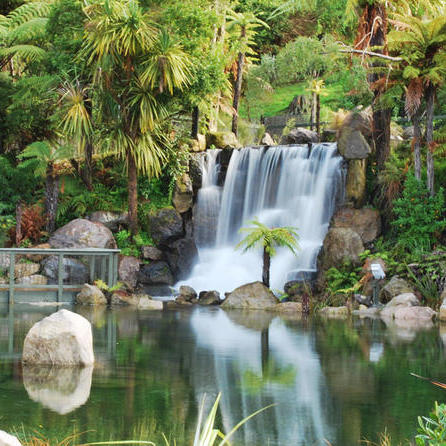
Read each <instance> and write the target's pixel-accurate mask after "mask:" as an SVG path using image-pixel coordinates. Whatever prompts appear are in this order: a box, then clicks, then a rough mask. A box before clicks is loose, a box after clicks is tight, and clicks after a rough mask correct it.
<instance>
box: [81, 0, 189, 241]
mask: <svg viewBox="0 0 446 446" xmlns="http://www.w3.org/2000/svg"><path fill="white" fill-rule="evenodd" d="M84 11H85V14H86V15H87V24H86V27H85V29H86V36H85V39H84V44H83V50H82V54H81V57H85V59H86V61H87V65H88V66H89V67H90V68H91V70H92V71H93V73H94V79H95V83H96V85H97V86H98V87H99V93H100V94H99V102H100V103H99V109H100V113H101V115H102V119H103V121H104V122H105V123H106V124H107V128H108V129H109V132H108V135H106V137H105V144H106V146H107V150H108V151H109V152H110V153H114V154H115V155H116V156H118V157H120V158H122V159H124V160H125V162H126V166H127V171H128V207H129V226H130V230H131V232H132V235H136V234H137V232H138V218H137V204H138V196H137V186H138V183H137V173H138V171H139V172H142V173H143V174H146V175H148V176H158V175H159V174H160V173H161V169H162V165H163V163H164V161H165V160H166V154H165V153H164V151H163V145H164V144H165V143H166V137H165V136H164V135H163V134H162V132H161V131H160V122H161V119H162V118H163V116H165V109H164V107H163V106H162V105H161V100H160V97H162V96H163V95H164V96H165V95H166V94H168V95H172V94H173V92H174V89H175V88H178V89H181V88H182V87H184V85H186V84H187V82H188V76H189V64H190V61H189V57H188V56H187V55H186V54H185V53H184V52H183V51H182V49H181V47H180V46H179V45H178V44H176V43H174V42H173V41H172V40H171V39H170V37H169V35H168V34H167V33H166V32H165V31H164V30H161V31H160V30H158V29H156V28H155V27H154V25H152V22H151V18H150V16H149V15H148V14H147V13H144V12H143V11H142V9H141V7H140V6H139V3H138V1H136V0H133V1H128V0H105V1H104V2H103V3H93V4H91V5H88V6H86V7H85V8H84Z"/></svg>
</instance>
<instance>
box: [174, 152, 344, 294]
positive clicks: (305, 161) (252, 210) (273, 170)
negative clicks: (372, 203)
mask: <svg viewBox="0 0 446 446" xmlns="http://www.w3.org/2000/svg"><path fill="white" fill-rule="evenodd" d="M219 152H220V151H218V150H211V151H208V152H207V161H206V163H205V165H204V166H203V185H202V188H201V189H200V191H199V193H198V200H197V205H196V207H195V210H194V228H195V239H196V243H197V246H198V248H199V261H198V263H197V265H196V266H195V267H194V269H193V271H192V274H191V276H190V277H189V278H188V279H187V280H185V281H184V283H185V284H188V285H190V286H192V287H193V288H195V289H196V290H197V291H201V290H210V289H215V290H218V291H220V292H221V293H223V292H226V291H232V290H233V289H234V288H236V287H238V286H240V285H243V284H245V283H249V282H253V281H255V280H261V267H262V259H261V252H260V250H259V251H258V252H255V251H253V252H247V253H244V254H243V253H242V252H241V251H236V250H235V249H234V247H235V245H236V244H237V243H238V242H239V241H240V239H241V235H240V234H239V229H240V228H241V227H243V226H247V225H248V221H249V220H251V219H253V218H258V220H259V221H260V222H262V223H264V224H266V225H267V226H270V227H273V226H275V227H277V226H294V227H297V228H298V234H299V245H300V250H299V252H298V255H297V256H294V255H293V254H292V253H291V252H290V251H288V250H286V249H284V248H281V249H279V250H278V252H277V255H276V256H275V257H274V258H273V260H272V264H271V285H272V288H273V289H274V288H276V289H282V288H283V285H284V283H285V282H286V281H288V280H292V279H295V278H298V277H302V275H304V276H306V275H311V274H314V273H315V272H316V262H317V255H318V252H319V250H320V248H321V246H322V242H323V239H324V237H325V234H326V232H327V230H328V225H329V222H330V219H331V216H332V214H333V212H334V209H335V205H336V197H338V196H339V193H340V191H341V190H343V169H342V167H341V166H342V158H341V157H340V156H338V155H337V153H336V146H335V145H334V144H316V145H313V147H312V148H311V149H310V148H309V147H308V146H306V145H290V146H276V147H269V148H267V147H262V148H249V147H248V148H244V149H241V150H237V151H234V153H233V154H232V156H231V160H230V163H229V167H228V171H227V174H226V179H225V183H224V186H223V187H220V186H219V185H218V179H219V175H218V171H219V165H218V155H219ZM180 284H181V283H180Z"/></svg>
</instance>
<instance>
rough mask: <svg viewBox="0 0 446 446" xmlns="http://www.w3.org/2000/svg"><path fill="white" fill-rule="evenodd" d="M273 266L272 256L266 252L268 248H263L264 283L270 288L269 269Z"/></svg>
mask: <svg viewBox="0 0 446 446" xmlns="http://www.w3.org/2000/svg"><path fill="white" fill-rule="evenodd" d="M270 265H271V256H270V255H269V253H268V252H267V251H266V248H263V272H262V281H263V284H264V285H265V286H267V287H268V288H269V269H270Z"/></svg>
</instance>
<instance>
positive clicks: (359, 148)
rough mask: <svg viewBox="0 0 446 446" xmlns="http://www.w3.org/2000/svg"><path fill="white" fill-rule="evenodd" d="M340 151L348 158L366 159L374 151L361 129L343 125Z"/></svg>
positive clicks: (339, 142)
mask: <svg viewBox="0 0 446 446" xmlns="http://www.w3.org/2000/svg"><path fill="white" fill-rule="evenodd" d="M338 151H339V153H340V154H341V155H342V156H343V157H344V158H346V159H348V160H354V159H366V158H368V156H369V155H370V154H371V153H372V149H371V148H370V145H369V143H368V142H367V141H366V139H365V138H364V136H363V135H362V133H361V132H360V131H359V130H354V129H352V128H350V127H343V128H342V129H341V131H340V135H339V137H338Z"/></svg>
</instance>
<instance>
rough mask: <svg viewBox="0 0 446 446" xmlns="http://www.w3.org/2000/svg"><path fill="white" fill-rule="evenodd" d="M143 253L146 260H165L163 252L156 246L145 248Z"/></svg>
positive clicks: (142, 250) (142, 249)
mask: <svg viewBox="0 0 446 446" xmlns="http://www.w3.org/2000/svg"><path fill="white" fill-rule="evenodd" d="M141 253H142V258H143V259H145V260H161V259H162V258H163V252H162V251H161V250H160V249H158V248H155V247H154V246H143V247H142V248H141Z"/></svg>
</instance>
